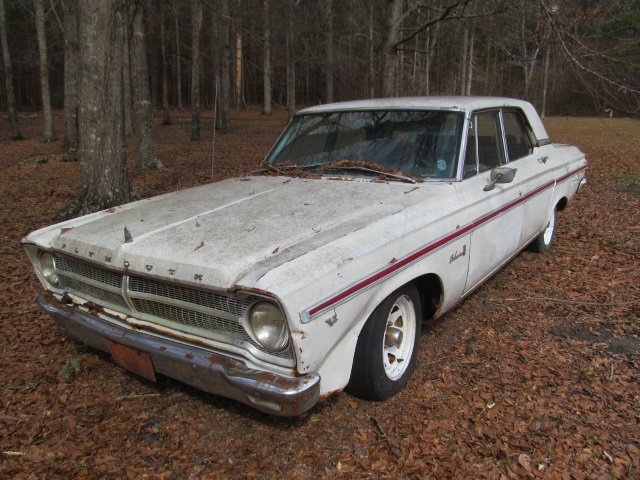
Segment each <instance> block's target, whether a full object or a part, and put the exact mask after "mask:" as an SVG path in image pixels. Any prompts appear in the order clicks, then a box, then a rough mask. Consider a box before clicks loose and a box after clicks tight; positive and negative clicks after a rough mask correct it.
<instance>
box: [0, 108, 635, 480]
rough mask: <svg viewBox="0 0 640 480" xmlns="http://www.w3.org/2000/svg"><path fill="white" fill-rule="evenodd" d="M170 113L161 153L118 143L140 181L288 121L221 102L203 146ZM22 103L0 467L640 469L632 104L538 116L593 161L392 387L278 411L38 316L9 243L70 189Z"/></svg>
mask: <svg viewBox="0 0 640 480" xmlns="http://www.w3.org/2000/svg"><path fill="white" fill-rule="evenodd" d="M179 117H181V118H179ZM187 118H188V114H187V113H183V114H182V115H181V116H180V115H176V116H175V117H174V124H173V125H172V126H169V127H162V126H159V125H158V126H157V130H156V132H157V135H156V136H157V142H158V148H159V152H160V154H161V157H162V160H163V162H164V164H165V166H166V168H165V169H163V170H159V171H152V172H144V173H135V172H134V170H133V165H134V155H135V149H134V148H133V144H132V143H131V144H130V145H129V147H128V151H129V154H130V155H129V156H130V159H131V170H130V171H131V172H132V173H131V178H132V182H133V184H134V186H135V189H136V191H137V192H138V193H139V194H140V195H141V196H142V197H147V196H151V195H155V194H158V193H163V192H167V191H171V190H177V189H182V188H186V187H189V186H193V185H197V184H202V183H206V182H210V181H212V180H218V179H221V178H224V177H228V176H233V175H237V174H239V173H241V172H245V171H247V170H249V169H251V168H253V167H254V166H256V165H257V164H258V162H259V161H260V160H261V159H262V157H263V156H264V154H265V153H266V152H267V150H268V148H269V146H270V145H271V143H272V142H273V141H274V139H275V138H276V137H277V135H278V133H279V131H280V130H281V128H282V127H283V126H284V123H285V115H284V114H283V113H282V112H278V113H276V115H275V116H274V117H272V118H270V119H267V118H265V117H262V116H260V115H259V111H258V110H247V111H243V112H234V114H233V125H234V132H233V133H232V134H229V135H218V137H217V139H216V149H215V159H214V160H213V161H212V147H211V145H212V143H211V138H212V136H213V130H212V125H211V124H212V119H211V113H210V112H205V115H204V118H203V121H204V125H203V137H204V139H203V141H201V142H199V143H191V142H189V141H188V137H189V124H188V122H187ZM20 121H21V128H22V131H23V133H25V134H26V136H28V137H29V138H30V139H29V140H25V141H22V142H12V141H9V140H8V137H9V129H8V125H7V124H6V123H7V122H6V120H3V122H2V124H1V125H0V140H1V141H0V172H1V173H0V272H1V273H0V275H1V278H2V287H3V288H2V291H1V293H0V297H1V301H0V319H1V328H0V375H1V377H0V378H1V379H2V381H1V382H0V479H1V478H16V479H27V478H28V479H32V478H33V479H36V478H64V479H67V478H78V479H97V478H130V479H137V478H259V479H271V478H278V479H279V478H291V479H306V478H318V477H323V478H349V479H351V478H473V479H477V478H514V479H515V478H536V477H540V478H550V479H556V478H560V479H564V478H566V479H574V478H575V479H581V478H594V479H609V478H640V375H639V374H640V372H639V370H640V328H639V321H640V319H639V317H640V268H639V267H640V265H639V253H640V226H639V225H640V123H638V121H632V120H624V119H584V118H579V119H578V118H552V119H548V120H547V121H546V122H545V123H546V125H547V127H548V129H549V131H550V134H551V136H552V139H553V140H554V141H556V142H565V143H572V144H576V145H578V146H579V147H580V148H582V149H583V150H584V151H585V152H586V153H587V154H588V158H589V161H590V166H589V170H588V177H589V181H590V184H589V186H588V187H587V189H586V190H585V191H584V192H582V193H581V194H580V195H578V196H577V197H576V198H575V200H574V201H573V202H572V203H571V204H570V205H569V207H568V208H567V209H566V210H565V211H563V212H562V213H560V215H559V217H558V224H557V233H556V235H557V236H556V237H555V241H554V247H553V248H552V250H551V251H550V252H548V253H547V254H543V255H538V254H533V253H529V252H524V253H522V254H521V255H519V256H518V257H517V258H516V259H515V260H514V261H512V262H511V263H510V264H509V265H508V266H507V267H506V268H505V269H503V270H502V271H501V272H500V273H499V274H498V275H496V276H495V277H494V278H493V279H492V280H490V281H489V282H488V283H487V284H485V285H484V286H483V287H482V288H480V289H479V290H478V291H477V293H476V294H474V295H473V296H472V297H471V298H469V299H467V300H466V301H465V302H464V303H462V304H461V305H460V306H459V307H458V308H456V309H455V310H453V311H451V312H449V313H447V314H446V315H444V316H443V318H442V319H440V320H438V321H437V322H436V323H434V324H432V325H429V326H427V328H426V329H425V332H424V334H423V336H422V338H421V340H420V356H419V363H418V368H417V370H416V374H415V376H414V378H413V380H412V381H411V382H410V384H409V386H408V388H407V389H406V390H405V391H404V392H403V393H402V394H400V395H398V396H397V397H395V398H393V399H391V400H390V401H387V402H384V403H373V402H367V401H362V400H359V399H357V398H354V397H351V396H349V395H348V394H345V393H340V394H337V395H335V396H333V397H331V398H330V399H329V400H328V401H327V402H325V403H324V404H321V405H319V406H317V407H316V408H314V409H313V410H312V411H311V412H309V413H307V414H305V415H303V416H301V417H299V418H292V419H291V418H277V417H272V416H269V415H265V414H262V413H259V412H256V411H254V410H252V409H251V408H249V407H245V406H243V405H240V404H238V403H235V402H232V401H228V400H225V399H223V398H218V397H215V396H212V395H207V394H203V393H201V392H199V391H197V390H194V389H191V388H189V387H186V386H184V385H181V384H180V383H178V382H175V381H172V380H168V379H165V378H161V379H160V381H159V382H158V383H156V384H154V383H151V382H148V381H146V380H144V379H141V378H138V377H136V376H134V375H132V374H130V373H127V372H126V371H124V370H123V369H121V368H120V367H118V366H116V365H115V364H114V363H113V362H112V361H111V359H110V358H109V357H108V356H107V355H104V354H102V353H99V352H96V351H93V350H90V349H87V348H85V347H83V346H80V345H79V344H77V343H74V342H72V341H69V340H64V339H63V338H62V337H61V336H60V335H59V334H58V333H57V332H56V331H55V329H54V328H53V325H52V322H51V320H50V319H49V318H48V317H47V316H46V315H45V314H44V313H42V312H40V311H39V310H38V309H37V308H36V307H35V306H34V303H33V300H34V298H35V297H36V295H37V294H38V292H39V291H40V285H39V284H38V282H37V280H36V277H35V275H34V274H33V272H32V270H31V267H30V265H29V264H28V262H27V260H26V257H25V255H24V254H23V252H22V249H21V247H20V243H19V242H20V239H21V238H22V237H23V236H24V235H25V234H27V233H28V232H29V231H31V230H34V229H36V228H39V227H42V226H45V225H47V224H50V223H52V222H53V215H54V214H55V213H56V212H57V211H58V210H60V209H62V208H63V207H65V206H66V205H68V204H69V202H70V201H71V200H72V198H73V196H74V194H75V188H76V185H77V181H78V172H79V164H78V163H77V162H73V161H70V160H72V158H70V157H69V155H68V154H67V153H66V152H64V151H62V150H61V145H60V142H55V143H53V144H44V143H41V142H40V140H39V135H40V128H41V126H40V125H41V119H40V118H39V117H35V116H34V117H28V116H25V117H21V118H20ZM56 121H57V126H58V132H60V131H61V117H60V114H59V113H58V117H57V118H56Z"/></svg>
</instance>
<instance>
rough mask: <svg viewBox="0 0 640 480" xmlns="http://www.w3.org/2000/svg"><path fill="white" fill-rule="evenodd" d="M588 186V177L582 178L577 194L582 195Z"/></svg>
mask: <svg viewBox="0 0 640 480" xmlns="http://www.w3.org/2000/svg"><path fill="white" fill-rule="evenodd" d="M586 186H587V177H582V180H580V183H579V184H578V190H577V191H576V193H580V192H581V191H582V189H583V188H584V187H586Z"/></svg>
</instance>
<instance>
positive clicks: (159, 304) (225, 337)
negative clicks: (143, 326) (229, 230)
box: [55, 255, 294, 366]
mask: <svg viewBox="0 0 640 480" xmlns="http://www.w3.org/2000/svg"><path fill="white" fill-rule="evenodd" d="M55 263H56V271H57V273H58V276H59V278H60V281H61V283H62V286H63V287H64V289H65V290H67V291H68V292H70V293H73V294H75V295H78V296H80V297H83V298H86V299H87V300H91V301H94V302H96V303H98V304H100V305H103V306H105V307H108V308H111V309H113V310H115V311H118V312H121V313H124V314H126V315H132V316H134V317H136V318H140V319H141V320H145V321H148V322H151V323H156V324H158V325H162V326H165V327H168V328H171V329H174V330H177V331H181V332H185V333H189V334H192V335H198V336H202V337H205V338H208V339H211V340H215V341H218V342H222V343H227V344H232V345H236V346H241V347H243V348H246V349H247V350H249V351H251V352H252V353H253V354H254V355H255V356H256V357H258V358H262V359H263V360H267V361H273V360H274V357H275V358H278V359H282V360H285V361H286V365H287V366H290V365H291V361H292V360H293V358H294V355H293V348H292V346H291V345H290V346H289V348H288V349H286V350H284V351H283V352H279V353H275V354H274V353H273V352H269V351H267V350H266V349H265V348H264V347H263V346H262V345H260V344H259V343H257V342H255V341H254V340H253V339H252V338H251V336H250V335H249V334H248V333H247V331H246V330H245V328H244V326H243V324H242V323H241V322H240V318H241V317H242V316H244V314H245V313H246V312H247V310H248V309H249V307H251V305H252V304H253V303H255V302H256V301H258V300H259V299H260V298H259V297H255V296H247V297H242V298H236V297H233V296H228V295H221V294H217V293H213V292H209V291H205V290H198V289H195V288H189V287H184V286H181V285H174V284H171V283H165V282H160V281H157V280H152V279H149V278H145V277H139V276H135V275H123V274H121V273H118V272H114V271H112V270H107V269H104V268H101V267H98V266H95V265H92V264H88V263H85V262H82V261H79V260H76V259H73V258H70V257H64V256H61V255H56V256H55ZM275 363H278V362H277V361H276V362H275ZM280 363H281V362H280Z"/></svg>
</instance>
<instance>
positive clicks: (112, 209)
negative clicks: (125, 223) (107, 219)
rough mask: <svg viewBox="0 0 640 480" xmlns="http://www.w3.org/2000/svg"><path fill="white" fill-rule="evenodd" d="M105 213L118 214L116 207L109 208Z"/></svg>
mask: <svg viewBox="0 0 640 480" xmlns="http://www.w3.org/2000/svg"><path fill="white" fill-rule="evenodd" d="M105 212H107V213H116V209H115V208H114V207H111V208H107V209H106V210H105Z"/></svg>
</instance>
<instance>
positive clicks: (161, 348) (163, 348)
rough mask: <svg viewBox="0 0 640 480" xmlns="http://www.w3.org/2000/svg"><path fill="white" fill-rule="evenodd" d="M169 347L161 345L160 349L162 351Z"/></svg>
mask: <svg viewBox="0 0 640 480" xmlns="http://www.w3.org/2000/svg"><path fill="white" fill-rule="evenodd" d="M166 349H167V347H160V348H159V349H158V350H160V351H161V352H164V351H165V350H166Z"/></svg>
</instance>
